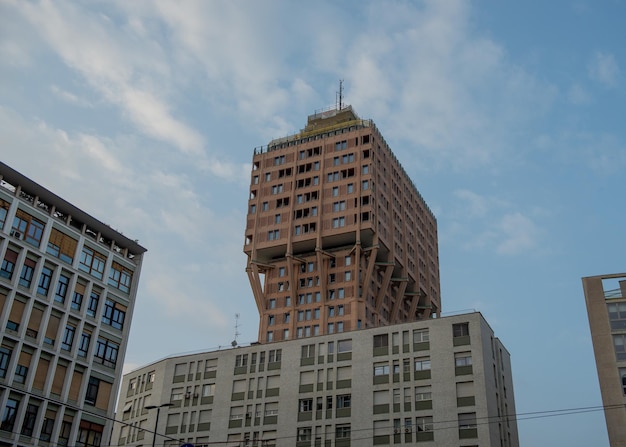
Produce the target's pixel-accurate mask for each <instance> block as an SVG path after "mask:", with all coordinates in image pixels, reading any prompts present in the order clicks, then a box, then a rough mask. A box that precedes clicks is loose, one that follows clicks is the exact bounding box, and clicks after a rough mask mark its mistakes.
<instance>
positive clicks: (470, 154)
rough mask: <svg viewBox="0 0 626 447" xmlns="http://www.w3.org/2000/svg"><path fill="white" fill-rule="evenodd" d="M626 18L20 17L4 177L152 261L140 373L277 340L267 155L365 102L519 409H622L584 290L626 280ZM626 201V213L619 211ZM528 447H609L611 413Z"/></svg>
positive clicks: (607, 6)
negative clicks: (257, 212) (185, 357)
mask: <svg viewBox="0 0 626 447" xmlns="http://www.w3.org/2000/svg"><path fill="white" fill-rule="evenodd" d="M625 20H626V4H625V3H624V2H623V1H620V0H614V1H611V0H605V1H591V0H588V1H585V0H581V1H557V0H553V1H550V2H546V1H524V2H495V1H486V0H485V1H476V2H469V1H435V0H433V1H413V2H403V1H393V2H392V1H387V2H376V1H372V2H369V1H343V2H331V1H320V2H286V1H282V2H281V1H263V2H252V1H249V2H243V1H232V2H209V1H198V2H193V1H186V2H166V1H140V0H138V1H133V2H126V1H111V2H86V1H85V2H80V1H79V2H65V1H55V2H30V1H12V0H3V1H0V141H1V142H2V143H1V145H0V147H1V149H0V154H1V159H2V161H3V162H5V163H7V164H9V165H10V166H12V167H13V168H15V169H17V170H19V171H21V172H22V173H24V174H26V175H27V176H29V177H31V178H32V179H34V180H35V181H37V182H39V183H41V184H42V185H44V186H46V187H48V188H49V189H51V190H53V191H54V192H56V193H57V194H59V195H61V196H62V197H64V198H66V199H67V200H69V201H71V202H73V203H74V204H76V205H77V206H79V207H81V208H83V209H84V210H86V211H88V212H89V213H91V214H93V215H94V216H96V217H98V218H99V219H101V220H103V221H104V222H107V223H109V224H110V225H111V226H113V227H114V228H117V229H119V230H121V231H122V232H123V233H124V234H125V235H127V236H129V237H131V238H133V239H134V238H137V239H139V242H140V243H141V244H142V245H144V246H145V247H147V248H148V249H149V252H148V253H147V256H146V258H145V262H144V268H143V272H142V277H141V284H140V288H139V295H138V302H137V306H136V309H135V315H134V318H133V325H132V331H131V340H130V343H129V346H128V352H127V355H126V369H127V370H129V369H131V368H133V367H137V366H139V365H143V364H145V363H148V362H151V361H154V360H157V359H159V358H162V357H165V356H168V355H171V354H174V353H181V352H190V351H198V350H208V349H212V348H215V347H217V346H220V345H221V346H224V345H228V344H229V343H230V341H231V340H232V339H233V336H234V331H235V329H234V324H235V317H234V316H235V314H236V313H239V314H240V319H239V323H240V327H239V332H240V334H241V335H240V336H239V341H240V342H243V343H245V342H250V341H254V340H255V339H256V335H257V321H258V316H257V312H256V308H255V305H254V301H253V298H252V294H251V291H250V288H249V285H248V280H247V278H246V275H245V272H244V268H245V256H244V255H243V252H242V248H243V241H244V237H243V234H244V222H245V213H246V203H247V202H246V200H247V191H248V185H249V169H250V162H251V159H252V151H253V148H254V147H256V146H261V145H265V144H267V143H268V142H269V140H271V139H273V138H277V137H282V136H285V135H287V134H291V133H294V132H297V131H298V130H299V129H301V128H302V127H304V125H305V122H306V117H307V115H308V114H310V113H312V112H313V111H314V110H315V109H319V108H322V107H325V106H328V105H331V104H333V103H334V102H335V93H336V91H337V89H338V80H339V79H344V80H345V84H344V85H345V98H346V103H349V104H352V105H353V107H354V108H355V110H356V111H357V113H359V114H360V116H361V117H362V118H371V119H373V120H374V121H375V122H376V124H377V126H378V127H379V128H380V130H381V131H382V133H383V135H384V136H385V139H386V140H387V142H388V143H389V145H390V146H391V148H392V149H393V150H394V152H395V153H396V154H397V156H398V158H399V159H400V161H401V162H402V164H403V165H404V167H405V168H406V170H407V172H408V173H409V175H410V176H411V177H412V178H413V180H414V181H415V183H416V185H417V187H418V189H419V190H420V191H421V192H422V195H423V196H424V198H425V199H426V201H427V202H428V204H429V205H430V207H431V209H433V211H434V212H435V214H436V216H437V218H438V225H439V253H440V261H441V267H440V268H441V286H442V307H443V311H444V314H445V313H446V312H456V311H460V310H464V309H477V310H480V311H481V312H482V313H483V314H484V315H485V317H486V318H487V320H488V321H489V322H490V324H491V325H492V327H493V329H494V330H495V332H496V334H497V335H498V336H499V337H500V338H501V339H502V341H503V342H504V344H505V345H506V346H507V348H508V349H509V351H510V352H511V355H512V361H513V374H514V381H515V394H516V400H517V411H518V412H519V413H528V412H535V411H546V410H558V409H566V408H579V407H589V406H598V405H601V399H600V393H599V387H598V383H597V376H596V372H595V363H594V358H593V351H592V347H591V341H590V336H589V326H588V323H587V319H586V311H585V304H584V297H583V293H582V286H581V281H580V278H581V277H583V276H590V275H596V274H602V273H617V272H623V271H625V270H626V266H625V263H624V259H625V258H624V253H626V238H625V237H624V221H625V220H626V219H625V218H626V209H625V208H624V199H623V196H624V191H625V190H626V176H624V170H625V168H626V130H625V129H626V126H625V125H624V116H626V110H625V109H626V106H625V104H626V101H625V99H626V77H625V70H626V54H625V52H626V45H624V43H625V42H626V28H625V27H624V25H623V24H624V22H625ZM620 197H622V199H620ZM519 430H520V440H521V442H522V445H524V446H545V445H567V446H570V447H576V446H581V447H582V446H585V447H587V446H589V445H594V446H602V445H608V440H607V435H606V429H605V425H604V417H603V414H602V413H601V412H585V413H582V414H574V415H568V416H558V417H551V418H538V419H529V420H522V421H520V422H519Z"/></svg>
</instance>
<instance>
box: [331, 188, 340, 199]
mask: <svg viewBox="0 0 626 447" xmlns="http://www.w3.org/2000/svg"><path fill="white" fill-rule="evenodd" d="M332 194H333V197H337V196H339V187H338V186H333V191H332Z"/></svg>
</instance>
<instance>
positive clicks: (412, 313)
mask: <svg viewBox="0 0 626 447" xmlns="http://www.w3.org/2000/svg"><path fill="white" fill-rule="evenodd" d="M245 236H246V241H245V245H244V252H245V253H246V254H247V255H248V262H247V272H248V277H249V280H250V284H251V287H252V290H253V293H254V297H255V301H256V305H257V308H258V311H259V315H260V316H261V322H260V325H259V341H260V342H270V341H280V340H286V339H290V338H302V337H308V336H314V335H324V334H331V333H335V332H344V331H350V330H355V329H365V328H370V327H378V326H383V325H387V324H392V323H401V322H409V321H416V320H421V319H427V318H430V317H434V316H438V315H439V313H440V309H441V302H440V286H439V256H438V246H437V222H436V219H435V216H434V215H433V213H432V212H431V211H430V209H429V208H428V206H427V205H426V203H425V201H424V199H423V198H422V196H421V195H420V193H419V192H418V191H417V189H416V188H415V185H414V184H413V182H412V181H411V179H410V178H409V177H408V175H407V174H406V172H405V171H404V169H403V168H402V166H401V165H400V163H399V162H398V160H397V159H396V157H395V156H394V154H393V153H392V152H391V150H390V149H389V147H388V145H387V143H386V142H385V140H384V138H383V137H382V135H381V134H380V132H379V130H378V129H377V128H376V126H375V125H374V123H373V122H372V121H370V120H361V119H360V118H359V117H358V116H357V115H356V114H355V113H354V112H353V110H352V109H351V107H346V108H343V109H341V110H336V109H332V110H327V111H324V112H322V113H317V114H314V115H311V116H309V118H308V124H307V126H306V128H305V129H303V130H302V131H301V132H300V133H299V134H297V135H295V136H292V137H287V138H282V139H278V140H273V141H272V142H271V143H270V144H269V145H268V146H267V147H263V148H260V149H255V152H254V156H253V160H252V172H251V183H250V197H249V200H248V217H247V225H246V232H245Z"/></svg>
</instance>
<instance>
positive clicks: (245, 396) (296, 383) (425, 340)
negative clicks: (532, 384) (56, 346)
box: [111, 312, 519, 447]
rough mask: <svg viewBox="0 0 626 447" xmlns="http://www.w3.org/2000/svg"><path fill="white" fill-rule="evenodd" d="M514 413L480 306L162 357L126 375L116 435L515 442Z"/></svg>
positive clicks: (340, 446) (135, 441)
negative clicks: (356, 328) (457, 312)
mask: <svg viewBox="0 0 626 447" xmlns="http://www.w3.org/2000/svg"><path fill="white" fill-rule="evenodd" d="M157 408H158V409H157ZM514 415H515V401H514V396H513V383H512V375H511V364H510V358H509V353H508V352H507V351H506V349H505V348H504V347H503V346H502V344H501V343H500V341H499V340H498V339H497V338H495V337H494V333H493V331H492V329H491V328H490V327H489V325H488V324H487V322H486V321H485V320H484V318H483V317H482V315H481V314H480V313H477V312H474V313H468V314H460V315H455V316H449V317H443V318H437V319H428V320H423V321H417V322H410V323H401V324H397V325H392V326H385V327H378V328H371V329H364V330H360V331H351V332H346V333H335V334H331V335H324V336H318V337H312V338H303V339H295V340H290V341H283V342H275V343H269V344H254V345H252V346H246V347H237V348H233V349H226V350H217V351H211V352H202V353H197V354H190V355H183V356H173V357H170V358H166V359H164V360H160V361H158V362H155V363H152V364H150V365H147V366H144V367H142V368H140V369H137V370H135V371H133V372H131V373H129V374H126V375H125V376H124V379H123V382H122V392H121V395H120V399H119V403H118V410H117V416H116V417H117V419H118V422H117V423H116V424H115V425H114V429H113V435H112V439H111V444H112V445H118V446H129V447H138V446H141V445H148V444H150V443H153V445H165V446H171V447H174V446H179V445H181V444H183V443H192V444H194V445H195V446H196V447H200V446H210V445H220V446H229V447H244V446H248V447H273V446H278V447H280V446H285V447H287V446H289V447H291V446H296V447H320V446H325V447H346V446H351V445H352V446H359V447H368V446H375V445H376V446H377V445H414V443H416V442H417V443H422V442H423V443H424V445H445V446H478V445H480V446H482V447H488V446H494V447H496V446H497V447H502V446H507V447H510V446H518V445H519V441H518V433H517V425H516V420H515V416H514ZM155 432H156V434H155ZM155 436H156V437H155Z"/></svg>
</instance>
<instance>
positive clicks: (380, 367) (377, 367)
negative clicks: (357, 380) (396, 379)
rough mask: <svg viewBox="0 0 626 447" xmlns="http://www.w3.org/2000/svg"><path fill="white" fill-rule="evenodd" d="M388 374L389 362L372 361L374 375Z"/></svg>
mask: <svg viewBox="0 0 626 447" xmlns="http://www.w3.org/2000/svg"><path fill="white" fill-rule="evenodd" d="M388 374H389V363H387V362H381V363H374V375H375V376H386V375H388Z"/></svg>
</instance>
